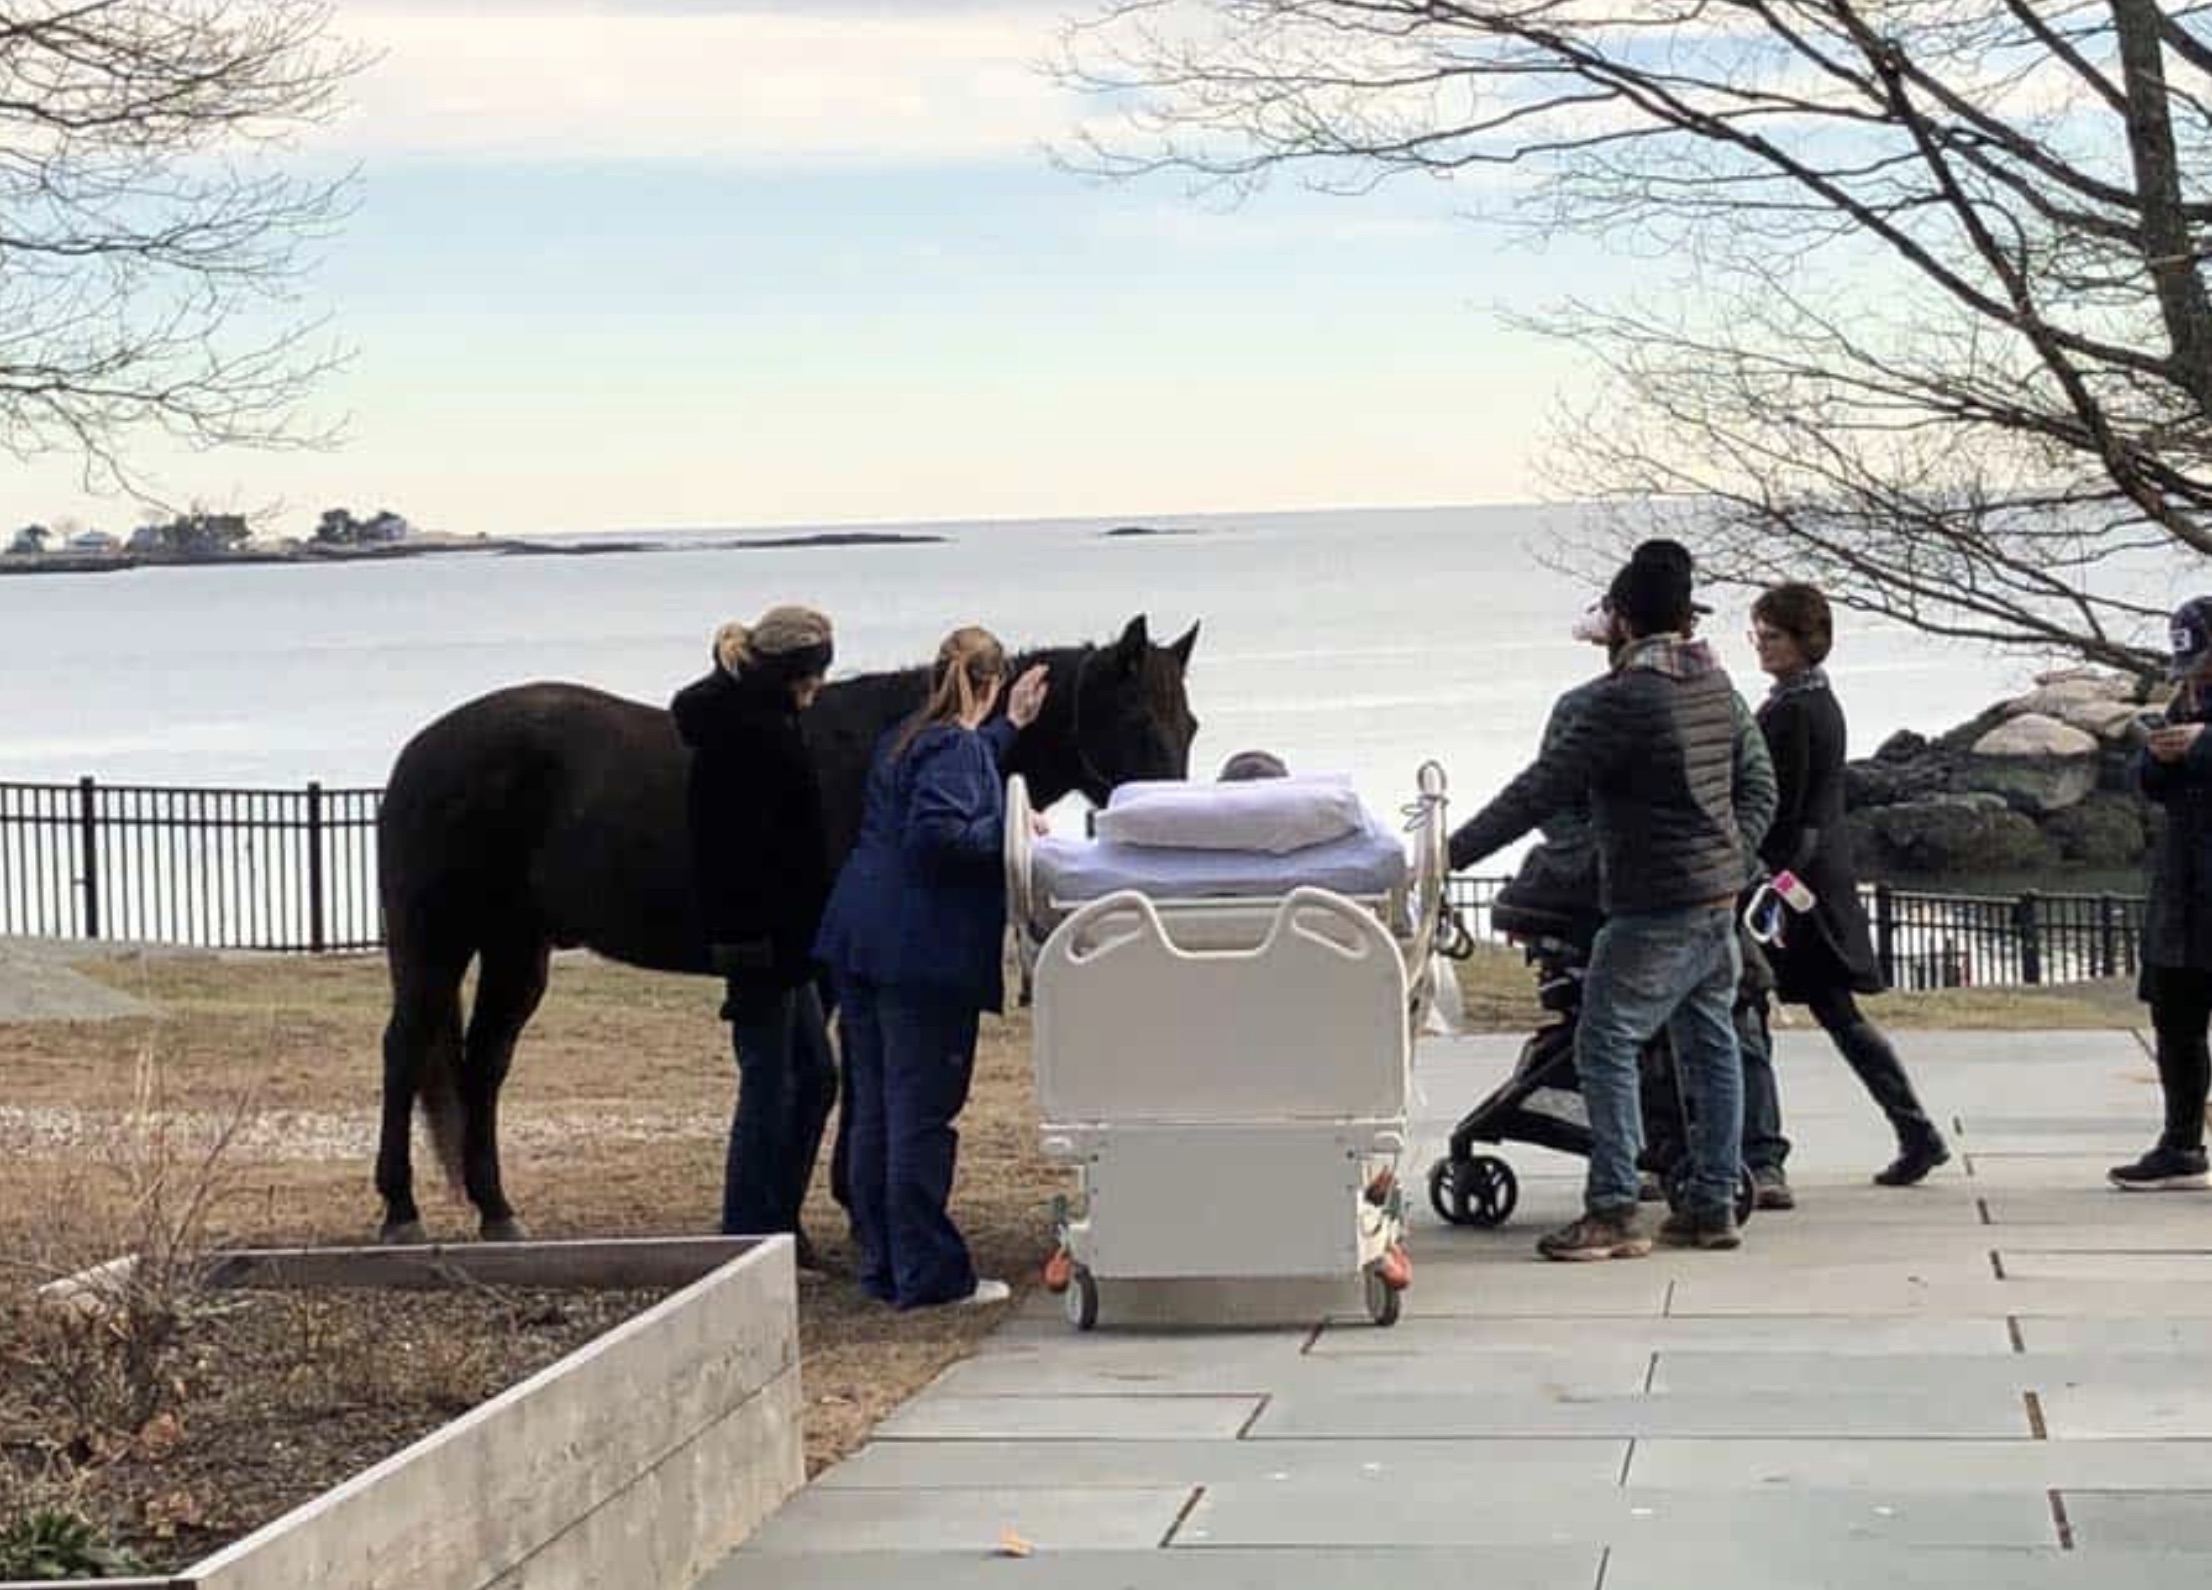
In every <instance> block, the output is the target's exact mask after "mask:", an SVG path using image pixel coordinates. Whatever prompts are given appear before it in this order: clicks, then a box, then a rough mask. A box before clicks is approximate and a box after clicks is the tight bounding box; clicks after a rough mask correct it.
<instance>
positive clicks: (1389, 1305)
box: [1367, 1265, 1404, 1330]
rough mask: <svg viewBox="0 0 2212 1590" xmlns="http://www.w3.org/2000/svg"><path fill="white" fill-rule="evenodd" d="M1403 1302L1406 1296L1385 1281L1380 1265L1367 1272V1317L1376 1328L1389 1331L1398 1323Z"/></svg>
mask: <svg viewBox="0 0 2212 1590" xmlns="http://www.w3.org/2000/svg"><path fill="white" fill-rule="evenodd" d="M1403 1300H1404V1294H1403V1293H1401V1292H1400V1291H1399V1290H1398V1289H1397V1288H1396V1287H1394V1286H1392V1285H1391V1284H1390V1283H1389V1282H1388V1281H1387V1280H1385V1279H1383V1273H1382V1267H1381V1266H1380V1265H1377V1266H1376V1267H1375V1268H1374V1269H1372V1270H1369V1271H1368V1272H1367V1317H1368V1318H1369V1319H1370V1320H1372V1321H1374V1322H1375V1325H1376V1328H1378V1329H1380V1330H1388V1329H1389V1328H1390V1327H1391V1326H1393V1325H1395V1324H1397V1323H1398V1312H1399V1309H1400V1308H1401V1307H1402V1306H1403Z"/></svg>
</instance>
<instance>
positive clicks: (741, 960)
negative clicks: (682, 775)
mask: <svg viewBox="0 0 2212 1590" xmlns="http://www.w3.org/2000/svg"><path fill="white" fill-rule="evenodd" d="M669 710H670V711H671V712H672V713H674V714H675V718H676V732H677V734H678V735H679V736H680V737H681V738H682V739H683V742H684V743H685V744H686V745H688V746H690V747H691V773H690V779H689V783H688V786H687V791H686V805H687V811H688V816H689V819H690V825H691V857H692V878H693V888H694V890H695V892H696V894H697V896H698V901H699V908H700V914H701V918H702V921H703V924H704V926H705V928H706V933H707V942H708V943H709V944H710V945H712V946H714V951H713V958H714V967H715V970H716V971H718V972H721V973H723V974H724V975H725V976H726V977H728V978H729V979H730V980H731V982H732V983H734V984H737V985H740V986H747V987H755V988H795V987H797V986H799V985H800V984H802V983H805V982H809V981H811V980H812V979H813V977H814V973H815V968H814V953H813V952H814V936H815V933H816V931H817V930H818V929H819V927H820V925H821V919H822V904H823V902H824V901H825V900H826V899H827V898H828V896H829V884H830V877H829V870H830V869H829V841H828V838H827V835H826V833H825V831H824V825H823V820H822V788H821V784H820V782H819V780H818V779H817V777H816V775H815V771H814V759H813V757H812V756H811V755H809V754H808V751H807V745H806V740H805V737H804V736H803V735H802V734H801V733H800V732H799V714H798V709H797V708H796V707H795V706H794V705H793V703H792V700H791V690H790V687H789V686H788V685H787V684H785V683H783V682H782V681H780V680H776V679H736V678H732V677H731V676H730V675H729V674H727V673H725V672H723V671H722V670H720V669H716V670H715V671H714V672H713V673H710V674H708V675H707V676H706V677H705V678H703V679H700V680H698V681H696V682H695V683H693V684H690V685H687V686H685V687H684V689H683V690H681V691H679V692H678V693H677V696H676V699H675V701H674V702H673V703H672V704H671V705H670V708H669Z"/></svg>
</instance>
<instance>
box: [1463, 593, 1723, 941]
mask: <svg viewBox="0 0 2212 1590" xmlns="http://www.w3.org/2000/svg"><path fill="white" fill-rule="evenodd" d="M1735 702H1736V692H1735V689H1734V687H1733V686H1732V685H1730V683H1729V682H1728V675H1727V674H1726V673H1724V672H1723V671H1722V670H1721V667H1720V665H1719V664H1718V663H1716V662H1715V661H1714V660H1713V653H1712V650H1711V648H1709V647H1708V646H1706V645H1705V643H1704V642H1702V641H1685V640H1683V639H1681V638H1680V637H1679V636H1674V635H1661V636H1654V637H1652V638H1650V639H1647V640H1641V641H1638V642H1636V643H1635V644H1633V645H1631V646H1629V647H1627V648H1626V649H1625V650H1624V651H1623V652H1622V653H1621V656H1620V659H1619V661H1618V662H1617V663H1616V665H1615V666H1614V669H1613V672H1612V673H1611V674H1609V675H1607V676H1606V678H1605V679H1604V680H1603V681H1602V682H1600V683H1599V685H1598V686H1597V687H1596V688H1594V689H1592V690H1590V691H1589V693H1588V694H1587V696H1586V697H1585V698H1584V700H1583V703H1582V710H1581V712H1580V714H1579V715H1578V716H1577V717H1576V719H1575V721H1574V722H1573V723H1572V724H1570V725H1569V726H1568V727H1567V729H1566V730H1565V732H1564V733H1562V734H1561V735H1560V736H1559V738H1558V739H1557V740H1556V741H1555V742H1554V743H1553V744H1552V745H1551V746H1549V747H1548V748H1547V749H1546V750H1545V752H1544V753H1543V754H1542V755H1541V756H1539V757H1538V758H1537V761H1536V764H1535V765H1534V766H1533V767H1531V768H1529V769H1528V771H1526V772H1525V773H1523V774H1522V775H1521V776H1520V777H1519V778H1517V779H1515V780H1514V781H1513V782H1512V783H1511V784H1510V785H1508V786H1507V787H1506V789H1505V790H1504V792H1503V793H1501V794H1500V795H1499V796H1498V797H1497V799H1495V800H1493V801H1492V802H1491V803H1490V804H1489V805H1488V806H1486V807H1484V808H1483V809H1482V810H1481V811H1479V812H1477V813H1476V814H1475V815H1474V816H1473V817H1472V818H1470V819H1469V820H1468V821H1467V823H1466V824H1464V825H1463V826H1462V827H1461V828H1460V829H1459V831H1458V832H1457V833H1455V834H1453V835H1452V857H1451V859H1452V866H1453V867H1454V868H1455V869H1456V868H1461V867H1468V866H1472V865H1473V864H1474V863H1475V862H1477V861H1480V860H1481V859H1482V858H1483V857H1485V856H1487V855H1489V854H1491V853H1492V852H1493V851H1496V850H1501V849H1503V848H1504V847H1505V846H1507V845H1509V844H1511V843H1512V842H1513V841H1514V840H1516V839H1518V838H1520V837H1521V835H1523V834H1525V833H1527V832H1528V831H1529V830H1530V829H1532V828H1534V827H1536V826H1537V825H1538V824H1539V823H1542V822H1544V821H1546V820H1548V819H1549V818H1551V817H1552V816H1553V814H1554V813H1556V812H1559V811H1561V810H1562V809H1564V808H1566V807H1568V806H1570V805H1572V804H1573V803H1574V802H1575V801H1576V800H1578V799H1579V798H1580V797H1581V796H1582V794H1583V792H1584V791H1585V790H1587V791H1588V793H1589V800H1590V818H1591V823H1592V826H1593V828H1594V829H1595V831H1596V835H1597V843H1598V853H1599V857H1600V867H1599V872H1600V876H1601V878H1602V880H1603V885H1604V895H1603V899H1602V901H1601V905H1602V908H1603V909H1604V910H1605V911H1606V913H1607V914H1609V915H1610V914H1613V913H1615V912H1621V911H1667V910H1675V909H1679V908H1681V907H1685V906H1693V905H1702V904H1706V903H1709V902H1725V901H1731V900H1733V899H1735V897H1736V894H1737V891H1738V890H1739V889H1741V888H1742V887H1743V882H1744V878H1745V876H1746V873H1745V856H1744V853H1743V847H1742V844H1741V841H1740V840H1739V838H1738V835H1737V825H1736V809H1735V764H1736V727H1737V723H1736V705H1735Z"/></svg>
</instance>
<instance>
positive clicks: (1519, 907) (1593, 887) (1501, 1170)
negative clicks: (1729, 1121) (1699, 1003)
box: [1429, 844, 1756, 1226]
mask: <svg viewBox="0 0 2212 1590" xmlns="http://www.w3.org/2000/svg"><path fill="white" fill-rule="evenodd" d="M1595 862H1596V856H1595V854H1594V852H1593V851H1591V850H1590V849H1589V848H1587V847H1585V846H1582V845H1576V844H1567V845H1554V844H1547V845H1540V846H1538V847H1537V848H1536V849H1535V850H1533V851H1531V852H1530V853H1529V855H1528V856H1527V857H1526V858H1525V859H1524V860H1523V862H1522V864H1521V866H1520V869H1519V870H1518V871H1517V872H1516V873H1515V874H1514V877H1513V880H1512V882H1510V883H1509V884H1507V885H1506V887H1505V888H1504V889H1503V890H1501V891H1500V892H1499V894H1498V897H1497V899H1496V900H1495V901H1494V902H1492V905H1491V908H1490V920H1491V923H1492V925H1493V926H1494V927H1495V928H1497V929H1498V930H1499V931H1500V932H1502V933H1504V934H1505V935H1506V936H1507V937H1508V938H1509V939H1511V940H1512V941H1513V942H1514V943H1516V944H1518V945H1520V946H1521V947H1522V950H1523V953H1524V955H1525V958H1526V959H1527V961H1528V963H1529V964H1530V965H1531V966H1532V967H1534V968H1535V969H1536V986H1537V994H1538V998H1539V999H1540V1000H1541V1002H1542V1004H1543V1007H1544V1009H1545V1011H1546V1012H1548V1013H1550V1014H1551V1015H1552V1016H1553V1018H1554V1019H1553V1020H1551V1021H1548V1022H1547V1023H1545V1024H1544V1025H1543V1026H1540V1027H1538V1028H1537V1029H1536V1031H1535V1032H1534V1033H1532V1034H1530V1035H1529V1038H1528V1041H1527V1042H1526V1043H1525V1044H1523V1045H1522V1047H1521V1055H1520V1059H1519V1060H1518V1062H1516V1064H1515V1065H1514V1067H1513V1074H1512V1075H1511V1076H1510V1077H1508V1078H1507V1079H1506V1080H1505V1081H1504V1082H1503V1083H1501V1084H1500V1085H1499V1086H1498V1087H1497V1088H1496V1090H1494V1091H1493V1092H1492V1093H1491V1094H1490V1095H1489V1096H1488V1097H1487V1098H1485V1099H1483V1100H1482V1102H1481V1103H1479V1104H1477V1105H1476V1106H1475V1107H1474V1108H1473V1109H1472V1110H1470V1111H1468V1112H1467V1114H1466V1115H1465V1116H1463V1117H1462V1118H1461V1119H1460V1122H1459V1124H1458V1125H1457V1126H1455V1127H1454V1128H1453V1129H1452V1134H1451V1141H1450V1146H1449V1149H1448V1151H1447V1153H1446V1154H1445V1156H1444V1157H1443V1158H1441V1159H1439V1160H1437V1161H1436V1163H1435V1164H1434V1165H1432V1166H1430V1167H1429V1203H1430V1206H1431V1207H1432V1208H1434V1209H1435V1211H1436V1213H1437V1216H1438V1217H1439V1218H1440V1219H1442V1220H1444V1221H1445V1222H1447V1223H1448V1224H1451V1225H1455V1226H1498V1225H1503V1224H1504V1223H1505V1222H1506V1221H1507V1220H1508V1219H1510V1218H1511V1217H1512V1214H1513V1210H1514V1207H1515V1205H1516V1204H1517V1203H1518V1202H1519V1201H1520V1183H1519V1180H1518V1178H1516V1177H1515V1175H1514V1173H1513V1167H1512V1166H1511V1165H1509V1164H1507V1163H1506V1162H1505V1161H1504V1160H1503V1159H1500V1158H1499V1157H1498V1156H1496V1155H1495V1154H1478V1153H1477V1152H1475V1145H1476V1144H1478V1143H1488V1144H1503V1143H1531V1144H1534V1145H1536V1146H1537V1147H1539V1148H1549V1149H1555V1150H1557V1151H1559V1152H1560V1153H1565V1154H1574V1155H1578V1156H1581V1157H1585V1158H1586V1157H1587V1156H1588V1155H1589V1152H1590V1125H1589V1117H1588V1115H1587V1113H1586V1112H1585V1110H1584V1108H1583V1103H1582V1092H1581V1084H1580V1082H1579V1080H1578V1078H1577V1077H1576V1075H1575V1026H1576V1021H1577V1018H1578V1017H1579V1015H1580V1013H1581V1008H1582V977H1583V972H1584V970H1585V968H1586V967H1587V966H1588V964H1589V959H1590V951H1591V946H1592V944H1593V943H1594V941H1595V940H1596V938H1597V932H1598V928H1599V927H1600V926H1601V925H1602V924H1603V921H1604V918H1603V917H1602V916H1601V915H1600V914H1599V912H1598V909H1597V897H1598V891H1597V878H1596V870H1595ZM1639 1080H1640V1082H1641V1089H1640V1091H1641V1096H1642V1106H1643V1108H1642V1115H1643V1128H1644V1151H1643V1155H1642V1158H1641V1159H1640V1161H1639V1164H1640V1166H1641V1168H1642V1169H1643V1170H1644V1171H1645V1172H1647V1173H1648V1174H1649V1175H1651V1176H1655V1177H1657V1178H1658V1181H1659V1185H1660V1187H1661V1188H1662V1189H1663V1190H1664V1193H1665V1196H1666V1197H1667V1200H1668V1201H1669V1202H1670V1203H1679V1201H1680V1193H1681V1190H1682V1187H1683V1184H1684V1181H1685V1179H1686V1177H1687V1174H1688V1157H1689V1140H1690V1139H1689V1114H1688V1105H1687V1103H1686V1101H1685V1098H1684V1095H1683V1092H1682V1089H1681V1087H1680V1086H1679V1084H1678V1083H1677V1080H1676V1077H1675V1067H1674V1051H1673V1048H1672V1046H1671V1045H1670V1044H1669V1043H1668V1041H1667V1035H1666V1033H1664V1032H1661V1033H1660V1034H1659V1035H1658V1036H1657V1037H1655V1038H1653V1039H1652V1041H1651V1042H1650V1043H1648V1044H1646V1045H1645V1046H1644V1052H1643V1057H1642V1065H1641V1066H1640V1068H1639ZM1755 1201H1756V1200H1755V1194H1754V1189H1753V1186H1752V1180H1751V1175H1750V1173H1749V1172H1748V1171H1746V1172H1744V1173H1742V1175H1741V1176H1740V1177H1739V1178H1738V1181H1737V1190H1736V1219H1737V1221H1738V1223H1739V1224H1740V1223H1741V1222H1743V1221H1746V1220H1748V1219H1750V1218H1751V1212H1752V1209H1753V1207H1754V1204H1755Z"/></svg>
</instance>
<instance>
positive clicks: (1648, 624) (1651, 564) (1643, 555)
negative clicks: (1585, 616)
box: [1606, 541, 1696, 635]
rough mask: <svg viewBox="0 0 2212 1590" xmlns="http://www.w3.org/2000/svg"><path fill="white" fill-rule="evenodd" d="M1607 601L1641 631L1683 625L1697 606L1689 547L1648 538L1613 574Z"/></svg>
mask: <svg viewBox="0 0 2212 1590" xmlns="http://www.w3.org/2000/svg"><path fill="white" fill-rule="evenodd" d="M1606 600H1607V601H1609V602H1610V603H1612V605H1613V611H1614V612H1616V613H1618V614H1620V616H1621V617H1622V618H1624V619H1626V620H1627V621H1628V622H1629V624H1630V625H1631V626H1633V627H1634V628H1635V630H1636V632H1637V633H1638V634H1642V635H1657V634H1662V633H1664V632H1665V631H1667V630H1671V629H1680V628H1682V627H1683V626H1684V625H1685V624H1687V623H1688V622H1689V621H1690V615H1691V613H1692V612H1693V611H1694V610H1695V608H1696V603H1695V602H1694V601H1693V600H1692V598H1691V561H1690V553H1689V549H1688V548H1687V547H1685V546H1683V545H1682V543H1681V542H1679V541H1646V542H1645V543H1643V545H1641V546H1639V547H1638V548H1637V549H1636V550H1635V551H1634V552H1633V553H1631V554H1630V555H1629V559H1628V562H1627V563H1626V564H1625V565H1624V566H1623V567H1622V569H1621V571H1620V573H1618V574H1616V575H1614V576H1613V585H1612V589H1611V590H1609V591H1608V592H1607V593H1606Z"/></svg>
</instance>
